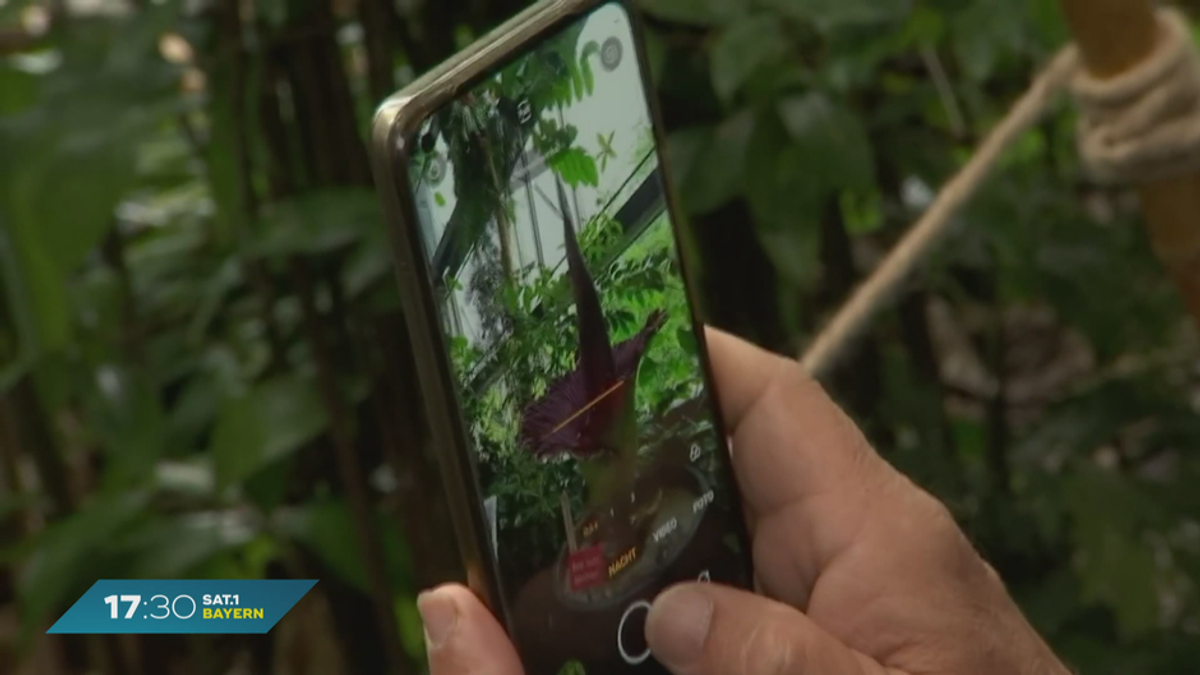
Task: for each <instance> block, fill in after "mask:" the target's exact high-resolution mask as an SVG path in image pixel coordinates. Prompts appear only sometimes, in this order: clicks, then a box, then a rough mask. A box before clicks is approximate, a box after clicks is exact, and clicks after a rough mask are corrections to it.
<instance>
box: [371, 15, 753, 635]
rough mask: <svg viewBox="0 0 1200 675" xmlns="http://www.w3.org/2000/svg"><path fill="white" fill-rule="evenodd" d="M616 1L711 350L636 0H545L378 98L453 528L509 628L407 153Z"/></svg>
mask: <svg viewBox="0 0 1200 675" xmlns="http://www.w3.org/2000/svg"><path fill="white" fill-rule="evenodd" d="M609 4H620V5H622V6H623V8H624V9H625V11H626V12H627V14H628V15H629V17H630V20H631V22H632V23H633V28H634V36H635V39H634V43H635V45H634V51H635V52H636V56H637V59H638V64H639V68H641V71H642V74H643V78H642V79H643V88H644V90H645V94H646V100H647V106H648V110H649V113H650V117H651V127H652V132H653V134H654V141H655V144H656V147H657V148H658V161H659V166H660V169H661V170H662V171H663V176H664V181H663V183H664V185H663V188H664V190H663V191H664V202H665V206H666V209H667V211H668V212H669V213H670V214H671V218H670V220H671V222H672V229H673V230H674V235H675V239H676V249H677V253H678V255H679V257H680V259H681V260H680V262H681V264H680V274H681V275H682V276H683V281H684V287H685V288H686V289H687V294H688V302H689V307H690V311H691V314H692V325H693V329H694V332H695V336H696V341H697V347H698V348H699V350H700V352H701V354H704V355H707V344H706V341H705V334H704V325H703V323H702V322H701V321H700V320H699V317H698V315H697V307H698V306H699V305H697V304H696V302H697V298H696V297H695V290H694V288H695V286H694V285H693V283H692V279H691V278H690V275H689V270H690V269H692V266H691V265H690V264H688V263H689V261H688V260H687V259H686V258H687V247H686V246H685V245H684V240H683V239H682V238H681V236H682V234H683V233H682V232H681V231H680V227H681V225H682V223H683V218H684V216H683V211H682V210H681V209H680V208H679V206H678V198H677V196H676V194H675V192H674V190H673V188H672V185H671V182H670V181H669V180H667V179H666V178H665V177H666V176H668V175H669V173H670V172H669V167H668V165H667V159H668V158H667V155H666V152H665V149H666V139H665V137H664V135H663V125H662V119H661V116H660V112H659V108H658V104H657V100H656V99H655V96H654V92H653V87H652V85H651V82H650V69H649V64H648V62H647V59H646V50H645V45H644V42H643V40H642V38H641V34H640V33H641V27H640V21H639V17H638V15H637V11H636V10H635V9H634V7H633V6H632V3H631V2H630V0H542V1H541V2H538V3H537V4H535V5H533V6H531V7H529V8H528V9H526V10H525V11H523V12H521V13H520V14H518V15H516V16H515V17H513V18H512V19H510V20H509V21H507V22H505V23H504V24H502V25H501V26H499V27H498V28H496V29H495V30H493V31H491V32H490V33H488V34H487V35H486V36H484V37H483V38H481V39H480V40H479V41H477V42H476V43H475V44H474V45H472V46H471V47H469V48H468V49H466V50H465V51H463V52H460V53H459V54H458V55H456V56H454V57H453V58H451V59H450V60H448V61H446V62H445V63H443V64H442V65H440V66H438V67H436V68H434V69H433V70H431V71H429V72H428V73H426V74H425V75H423V76H421V77H420V78H418V79H417V80H415V81H414V82H413V83H412V84H410V85H408V86H407V87H405V88H404V89H402V90H401V91H399V92H397V93H396V94H394V95H392V96H391V97H389V98H388V99H387V100H386V101H384V103H383V104H381V105H380V106H379V108H378V111H377V112H376V114H375V118H374V121H373V123H372V128H371V139H370V155H371V165H372V170H373V172H374V176H375V182H376V186H377V190H378V192H379V194H380V198H381V199H382V202H383V208H384V218H385V222H386V225H387V228H388V231H389V242H390V244H391V248H392V254H393V259H394V262H395V267H396V274H397V281H398V283H399V290H400V295H401V300H402V303H403V306H404V311H405V315H406V323H407V324H408V330H409V334H410V339H411V342H412V345H413V350H414V354H415V358H416V362H417V375H418V377H419V379H420V384H421V391H422V394H423V397H424V400H425V409H426V411H427V413H428V415H429V423H430V433H431V435H432V440H433V443H434V445H435V447H436V450H437V455H438V462H439V465H440V467H441V472H442V478H443V482H444V484H445V490H446V496H447V498H448V501H449V507H450V513H451V517H452V519H453V521H454V529H455V535H456V538H457V541H458V545H459V549H460V552H461V555H462V557H463V563H464V566H465V569H466V575H467V578H466V580H465V581H466V583H467V585H468V586H469V587H470V588H471V590H472V591H474V592H475V594H476V595H478V596H479V597H480V599H482V600H483V601H484V603H485V604H487V605H488V607H489V609H491V611H492V612H493V613H495V614H497V616H498V617H500V618H501V620H502V621H504V623H505V624H506V626H507V627H508V628H509V629H510V630H511V628H512V622H511V616H510V615H509V608H508V606H507V604H506V603H505V602H504V600H503V597H502V593H501V588H500V586H501V581H500V578H499V570H498V569H497V565H496V561H495V560H494V557H493V556H492V554H491V544H490V541H489V538H488V534H487V524H486V522H485V520H484V513H483V501H482V498H481V496H480V495H479V494H478V485H477V474H476V469H475V457H474V453H473V452H472V451H471V446H470V443H469V442H468V439H467V437H466V433H465V425H464V423H463V420H462V419H461V415H460V414H459V411H460V410H461V408H460V407H459V400H458V398H457V394H456V391H455V385H454V375H453V373H452V372H451V369H450V364H449V362H448V359H447V358H446V354H447V353H448V352H447V351H446V347H445V342H444V340H445V336H444V335H443V333H442V329H441V317H440V315H439V311H438V308H437V304H436V300H435V296H434V293H433V289H432V283H431V279H430V274H429V268H428V261H427V260H426V259H425V256H424V255H423V254H422V252H423V250H424V249H423V246H422V242H421V241H420V233H419V227H418V225H417V206H416V203H415V201H414V195H413V193H412V189H411V183H410V176H409V162H408V161H407V160H408V148H409V147H410V146H411V144H412V143H413V142H414V141H415V135H416V134H417V132H418V131H419V129H420V127H421V125H422V124H423V123H424V121H425V120H426V119H427V118H428V117H429V116H430V115H431V114H433V113H434V112H435V111H436V110H438V109H439V108H441V107H442V106H443V105H445V104H447V103H449V102H450V101H451V100H453V99H454V98H456V97H457V96H459V95H460V94H461V93H463V92H464V91H466V90H468V89H469V88H471V87H472V86H473V85H474V84H475V83H476V82H478V81H479V80H480V79H482V78H484V77H486V76H488V75H489V74H491V73H493V72H494V71H495V70H496V69H498V68H500V67H502V66H503V65H504V64H506V63H508V62H509V61H510V60H511V59H513V58H514V57H516V56H518V55H520V54H521V53H523V52H524V51H525V50H526V49H527V48H528V47H529V46H530V45H531V44H533V43H536V42H537V39H538V38H539V37H542V36H544V35H548V34H551V33H552V32H553V31H554V30H556V29H558V28H559V27H562V26H565V25H566V24H568V23H570V22H571V21H574V20H577V19H579V18H581V17H582V16H584V15H587V14H589V13H591V12H592V11H593V10H595V9H598V8H599V7H602V6H604V5H609ZM701 362H702V370H703V371H704V373H703V376H704V378H705V385H706V390H707V395H708V397H709V399H710V405H711V406H712V408H713V413H714V425H715V432H716V433H718V434H719V438H721V439H722V440H724V439H727V438H728V434H727V433H726V429H725V425H724V421H723V420H722V419H721V415H720V414H719V400H718V399H717V392H716V389H715V387H714V381H713V375H712V371H711V366H710V364H709V361H708V358H707V356H704V358H702V359H701ZM717 454H718V455H721V456H720V457H718V458H717V461H718V463H719V464H720V465H721V466H722V470H723V471H724V473H725V476H726V477H727V478H728V479H729V482H730V485H729V488H730V490H731V492H732V493H733V494H734V495H735V498H734V499H733V502H734V503H733V504H731V505H730V506H731V508H732V509H733V510H734V511H735V513H736V516H737V517H736V518H735V520H736V521H737V524H738V527H737V530H738V531H737V532H736V534H737V536H738V537H739V538H740V539H741V543H742V549H743V552H744V559H745V563H746V565H747V570H752V569H753V568H752V567H751V563H750V545H749V538H748V536H747V535H748V533H747V531H746V529H745V527H744V520H743V518H742V517H741V499H740V495H738V489H737V485H736V483H734V482H733V480H732V477H733V473H732V465H731V461H730V458H729V456H728V454H727V453H723V452H719V451H718V453H717Z"/></svg>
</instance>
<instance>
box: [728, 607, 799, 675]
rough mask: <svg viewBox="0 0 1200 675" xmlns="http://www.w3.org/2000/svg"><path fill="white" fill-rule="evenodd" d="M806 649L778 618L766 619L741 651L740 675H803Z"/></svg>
mask: <svg viewBox="0 0 1200 675" xmlns="http://www.w3.org/2000/svg"><path fill="white" fill-rule="evenodd" d="M803 655H804V645H803V643H802V640H801V639H800V637H799V636H798V635H797V633H796V631H794V630H791V629H790V627H789V626H788V625H787V624H786V623H785V622H784V620H782V619H780V618H778V617H773V616H772V617H764V618H763V620H761V621H759V622H758V623H757V624H755V626H754V627H753V628H752V629H751V631H750V634H749V635H748V636H747V637H746V639H745V640H743V641H742V645H741V648H740V658H739V664H738V665H739V670H737V671H735V672H736V673H738V675H790V674H792V673H799V672H802V671H801V670H800V666H801V664H802V661H803Z"/></svg>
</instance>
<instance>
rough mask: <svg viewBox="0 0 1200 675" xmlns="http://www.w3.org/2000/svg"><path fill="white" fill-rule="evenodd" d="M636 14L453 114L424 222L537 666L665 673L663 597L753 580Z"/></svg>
mask: <svg viewBox="0 0 1200 675" xmlns="http://www.w3.org/2000/svg"><path fill="white" fill-rule="evenodd" d="M652 124H653V123H652V118H651V114H650V110H649V107H648V104H647V99H646V90H645V83H644V81H643V74H642V70H641V66H640V63H639V59H638V55H637V52H636V44H635V41H634V34H633V26H632V24H631V21H630V18H629V16H628V14H627V13H626V10H625V9H624V8H623V7H622V6H621V5H620V4H617V3H612V4H607V5H602V6H600V7H598V8H597V9H595V10H593V11H591V12H590V13H588V14H587V15H586V16H584V17H582V18H580V19H578V20H575V21H572V22H571V23H568V24H566V25H565V26H563V27H562V28H561V29H560V30H558V31H556V32H555V33H553V34H551V35H549V36H548V37H547V38H545V39H543V40H542V41H540V42H538V43H536V44H534V45H532V46H531V47H530V48H529V49H528V50H527V51H525V52H523V53H522V54H521V55H519V56H518V57H516V58H514V59H513V60H511V61H510V62H508V63H506V64H504V65H503V66H502V67H501V68H499V69H498V70H497V71H495V72H493V73H491V74H489V75H488V76H487V77H486V78H484V79H483V80H481V81H479V82H478V83H477V84H475V85H474V86H473V87H471V88H469V89H468V90H467V91H465V92H464V93H462V94H461V95H459V96H458V97H456V98H455V99H454V100H453V101H452V102H451V103H449V104H448V105H446V106H444V107H443V108H441V109H440V110H438V111H437V112H436V113H435V114H434V115H432V116H431V117H430V118H429V119H428V120H427V121H426V123H425V124H424V125H423V126H422V127H421V128H420V130H419V132H418V134H417V136H416V146H417V149H416V150H415V151H414V153H413V154H412V156H411V162H412V165H411V167H410V176H411V177H412V182H413V185H412V189H413V191H414V194H415V195H416V202H417V204H418V214H419V219H418V220H419V226H420V239H421V240H422V243H423V245H424V249H425V250H424V254H425V255H426V256H427V259H428V262H429V269H430V270H431V272H432V275H433V279H432V282H433V286H434V289H435V293H436V294H437V296H438V298H437V300H438V306H439V308H440V310H441V320H442V328H443V330H444V332H445V342H446V344H447V345H448V348H449V351H450V359H451V370H452V373H453V376H454V378H455V380H456V382H455V384H456V387H457V393H458V400H459V405H460V407H461V412H462V416H463V419H464V423H465V425H466V427H467V432H468V438H469V441H470V445H471V446H472V447H471V449H472V451H473V452H474V455H475V456H474V463H475V466H476V474H477V480H478V489H479V494H480V502H481V504H480V509H481V510H482V512H483V515H484V522H485V523H486V524H487V527H486V530H487V533H488V534H487V536H488V537H489V539H490V541H489V543H490V546H491V552H492V554H493V555H494V558H495V568H496V570H497V575H498V577H499V586H500V593H501V595H502V596H503V599H504V602H505V605H506V609H507V611H508V614H509V621H510V624H511V626H510V628H511V629H512V630H513V633H514V638H515V640H516V643H517V646H518V648H519V650H520V651H521V653H522V656H523V658H524V659H525V662H526V666H527V667H528V668H529V669H530V672H537V673H543V672H551V673H563V672H566V673H575V674H578V673H624V672H639V673H640V672H662V671H661V666H658V665H657V664H655V663H654V661H653V659H652V658H650V655H649V650H648V649H647V647H646V643H645V638H644V636H643V627H644V623H645V618H646V612H647V610H648V609H649V606H650V602H651V601H652V600H653V598H654V596H655V595H656V594H657V593H658V592H660V591H661V590H662V589H663V588H665V587H667V586H669V585H671V584H672V583H675V582H678V581H682V580H686V579H699V580H709V581H714V582H721V583H728V584H734V585H740V586H746V585H748V583H749V574H748V571H747V569H746V563H745V560H746V558H745V551H744V550H743V547H744V539H743V537H742V534H741V532H742V529H741V525H740V520H739V519H740V517H741V516H740V512H739V510H738V508H737V504H738V499H737V496H736V493H735V491H734V490H733V488H732V485H731V481H730V472H729V470H728V464H727V462H728V458H727V456H726V454H725V453H726V443H725V441H724V439H723V437H722V432H721V426H720V425H719V424H718V423H717V420H716V419H715V415H714V407H713V405H712V402H711V401H710V398H709V395H708V392H707V387H706V384H705V375H704V373H705V371H704V364H703V361H702V360H701V359H702V357H701V355H700V353H699V349H698V346H697V334H696V331H695V328H694V325H693V321H692V314H691V311H690V309H689V304H688V296H687V292H686V290H685V286H684V279H683V276H682V274H681V272H680V263H679V260H678V251H677V246H676V239H675V236H674V231H673V227H672V222H671V215H670V212H669V211H668V209H667V205H666V200H665V198H664V185H663V179H662V177H661V175H660V168H659V150H660V149H659V148H657V147H656V143H655V134H654V133H653V127H652Z"/></svg>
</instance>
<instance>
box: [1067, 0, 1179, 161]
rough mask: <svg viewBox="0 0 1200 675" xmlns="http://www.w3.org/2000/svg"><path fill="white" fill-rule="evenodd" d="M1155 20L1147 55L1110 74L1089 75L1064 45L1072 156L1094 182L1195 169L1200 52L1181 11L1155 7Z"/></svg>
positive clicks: (1071, 49) (1074, 50)
mask: <svg viewBox="0 0 1200 675" xmlns="http://www.w3.org/2000/svg"><path fill="white" fill-rule="evenodd" d="M1158 18H1159V37H1158V41H1157V45H1156V48H1155V50H1154V52H1153V53H1151V54H1150V55H1149V56H1148V57H1147V58H1145V59H1143V60H1142V61H1141V62H1140V63H1139V64H1137V65H1136V66H1134V67H1133V68H1131V69H1129V70H1127V71H1125V72H1123V73H1121V74H1119V75H1117V76H1115V77H1112V78H1108V79H1100V78H1096V77H1094V76H1092V75H1090V74H1089V73H1088V72H1087V70H1086V69H1085V68H1082V67H1079V66H1078V64H1079V60H1080V59H1079V56H1078V50H1077V48H1075V47H1072V48H1070V57H1069V58H1070V59H1071V60H1072V61H1073V62H1074V64H1075V67H1073V68H1071V74H1070V76H1069V77H1068V78H1067V84H1068V87H1069V88H1070V90H1071V92H1072V94H1073V95H1074V98H1075V100H1076V102H1077V103H1078V105H1079V107H1080V111H1081V115H1082V119H1081V120H1080V123H1079V125H1078V134H1079V153H1080V156H1081V157H1082V159H1083V162H1084V164H1085V165H1086V166H1087V167H1088V169H1089V171H1090V172H1091V173H1092V174H1093V175H1094V176H1095V177H1096V178H1097V179H1098V180H1102V181H1105V182H1114V183H1146V182H1151V181H1155V180H1160V179H1163V178H1170V177H1173V176H1179V175H1182V174H1185V173H1188V172H1191V171H1194V170H1196V169H1200V50H1197V48H1196V45H1195V43H1194V42H1193V41H1192V35H1191V28H1190V26H1189V23H1188V20H1187V18H1186V17H1185V16H1184V15H1183V14H1182V13H1180V12H1178V11H1177V10H1174V9H1166V8H1163V9H1159V10H1158Z"/></svg>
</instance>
